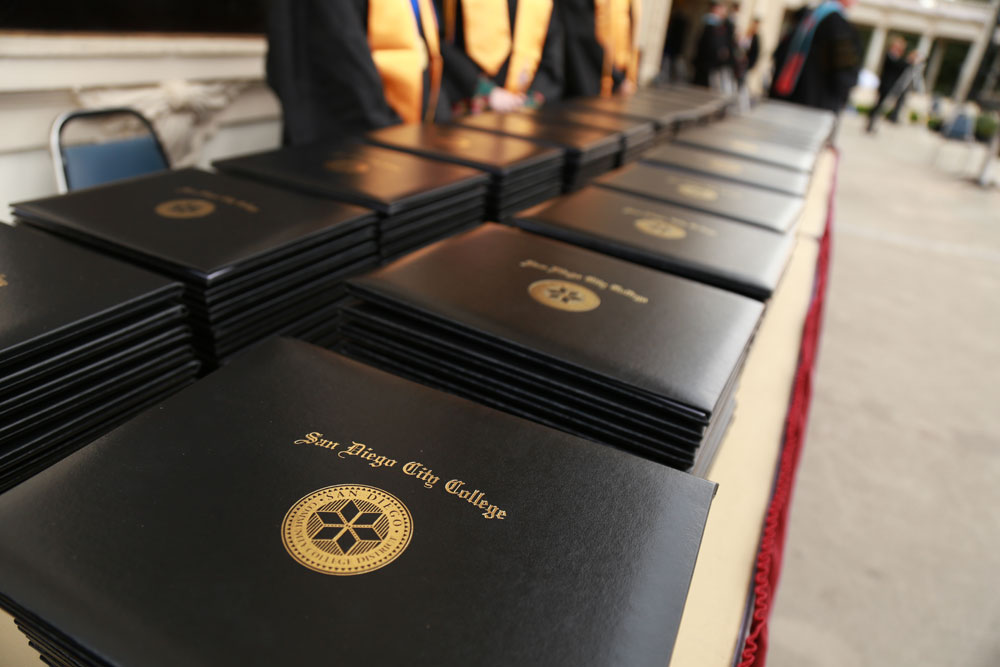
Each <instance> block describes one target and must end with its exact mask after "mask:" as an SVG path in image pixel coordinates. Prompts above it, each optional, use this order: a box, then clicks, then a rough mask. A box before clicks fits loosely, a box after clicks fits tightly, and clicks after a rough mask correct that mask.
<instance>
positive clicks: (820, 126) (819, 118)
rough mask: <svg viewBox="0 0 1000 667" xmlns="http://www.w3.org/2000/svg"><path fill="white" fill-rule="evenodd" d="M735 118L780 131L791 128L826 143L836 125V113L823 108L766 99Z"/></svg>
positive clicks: (797, 132)
mask: <svg viewBox="0 0 1000 667" xmlns="http://www.w3.org/2000/svg"><path fill="white" fill-rule="evenodd" d="M737 120H741V121H743V120H745V121H748V122H755V123H759V124H761V125H764V126H769V127H771V128H776V129H778V130H779V136H780V131H781V130H783V129H785V128H793V129H794V130H795V133H796V134H808V135H811V136H813V137H816V138H819V139H820V140H821V141H820V143H821V144H822V143H826V142H827V141H828V140H829V139H830V137H831V136H832V135H833V130H834V128H835V127H836V125H837V115H836V114H835V113H833V112H832V111H826V110H824V109H813V108H810V107H804V106H802V105H801V104H792V103H791V102H779V101H777V100H768V101H767V102H765V103H763V104H758V105H757V106H755V107H754V108H753V110H751V111H750V112H749V113H747V114H744V115H743V116H740V117H739V118H738V119H737Z"/></svg>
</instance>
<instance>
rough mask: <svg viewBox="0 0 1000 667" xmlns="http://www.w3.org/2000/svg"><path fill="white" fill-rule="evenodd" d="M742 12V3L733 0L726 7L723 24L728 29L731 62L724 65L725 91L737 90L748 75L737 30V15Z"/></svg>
mask: <svg viewBox="0 0 1000 667" xmlns="http://www.w3.org/2000/svg"><path fill="white" fill-rule="evenodd" d="M739 13H740V3H739V2H733V3H732V4H730V5H729V7H728V8H727V9H726V18H725V20H724V21H723V22H722V25H723V26H724V27H725V29H726V49H727V50H728V51H729V62H727V63H726V64H725V65H723V67H722V71H723V91H724V92H726V93H733V92H735V91H736V90H737V89H738V88H739V87H740V86H742V85H743V78H744V76H745V75H746V54H745V53H743V51H742V49H741V48H740V40H739V37H738V35H737V32H736V17H737V16H738V15H739Z"/></svg>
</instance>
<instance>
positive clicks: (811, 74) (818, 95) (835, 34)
mask: <svg viewBox="0 0 1000 667" xmlns="http://www.w3.org/2000/svg"><path fill="white" fill-rule="evenodd" d="M786 48H787V47H786ZM777 56H778V54H777V53H776V54H775V64H776V67H777V69H776V73H775V80H777V79H778V74H780V72H781V64H779V61H778V57H777ZM785 57H787V56H786V55H785V54H784V53H783V54H782V61H783V60H784V58H785ZM860 67H861V46H860V43H859V42H858V36H857V33H856V32H855V30H854V28H853V27H851V24H850V23H848V22H847V19H846V18H844V16H843V15H841V14H839V13H833V14H830V15H828V16H827V17H825V18H824V19H823V20H822V21H821V22H820V23H819V25H818V26H817V27H816V32H815V34H814V35H813V40H812V44H811V45H810V48H809V52H808V53H807V54H806V58H805V62H804V63H803V66H802V73H801V74H800V75H799V78H798V81H797V82H796V84H795V89H794V90H793V91H792V92H791V94H789V95H787V96H784V97H782V96H779V95H775V94H774V92H773V87H772V95H773V96H775V97H778V98H779V99H785V100H787V101H789V102H796V103H798V104H802V105H805V106H810V107H816V108H818V109H828V110H830V111H834V112H839V111H840V110H841V109H843V108H844V105H845V104H847V96H848V94H849V93H850V92H851V88H853V87H854V84H855V83H856V82H857V80H858V71H859V69H860Z"/></svg>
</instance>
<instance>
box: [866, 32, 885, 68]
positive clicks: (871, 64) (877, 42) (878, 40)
mask: <svg viewBox="0 0 1000 667" xmlns="http://www.w3.org/2000/svg"><path fill="white" fill-rule="evenodd" d="M888 33H889V31H888V30H887V29H886V27H885V26H884V25H877V26H875V28H874V29H873V30H872V38H871V40H870V41H869V42H868V52H867V53H866V54H865V66H864V67H865V69H866V70H869V71H871V72H876V73H877V72H879V70H880V68H881V67H882V52H883V51H885V38H886V35H888Z"/></svg>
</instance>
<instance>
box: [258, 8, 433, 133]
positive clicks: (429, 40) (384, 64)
mask: <svg viewBox="0 0 1000 667" xmlns="http://www.w3.org/2000/svg"><path fill="white" fill-rule="evenodd" d="M442 69H443V63H442V60H441V55H440V47H439V38H438V28H437V23H436V20H435V15H434V7H433V4H432V2H431V0H272V2H270V8H269V15H268V52H267V82H268V84H269V85H270V86H271V88H272V89H273V90H274V92H275V93H276V94H277V96H278V99H279V100H280V101H281V108H282V113H283V121H284V122H283V130H282V138H283V142H284V143H285V144H302V143H308V142H312V141H319V140H339V139H343V138H346V137H353V136H357V135H359V134H362V133H364V132H366V131H368V130H372V129H375V128H379V127H384V126H386V125H394V124H397V123H417V122H421V121H431V120H447V118H448V117H449V104H448V100H447V98H446V97H445V96H444V95H443V94H442V93H441V78H442Z"/></svg>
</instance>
